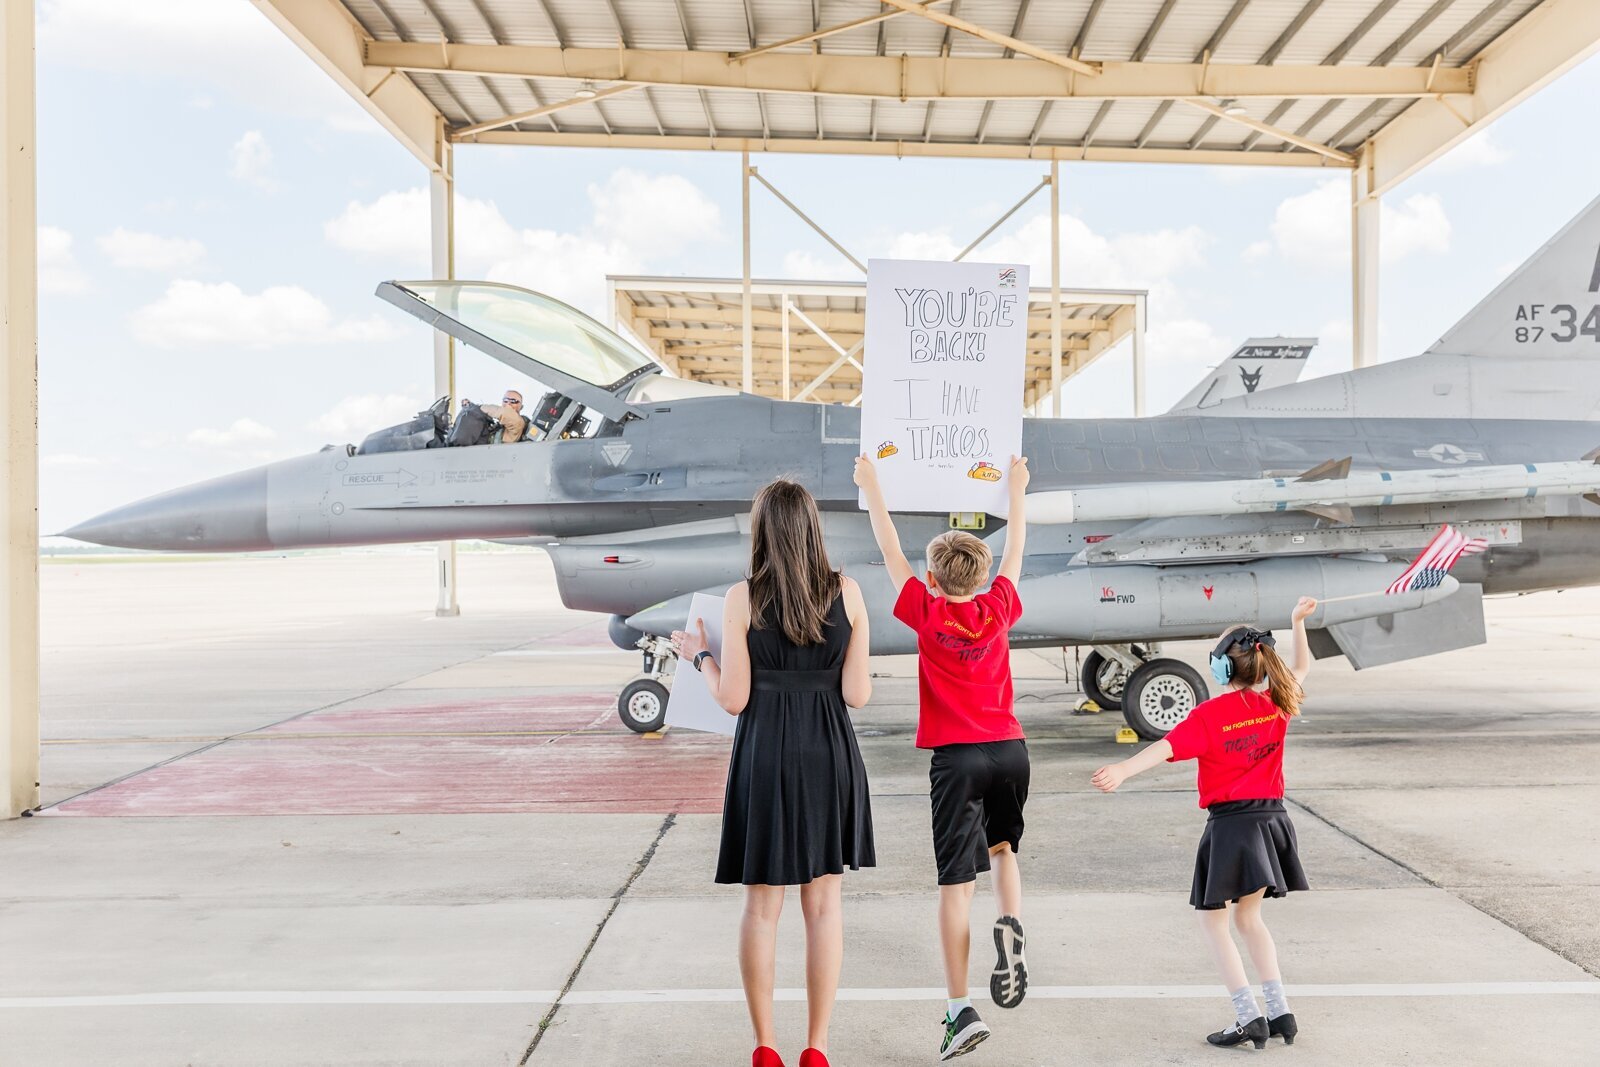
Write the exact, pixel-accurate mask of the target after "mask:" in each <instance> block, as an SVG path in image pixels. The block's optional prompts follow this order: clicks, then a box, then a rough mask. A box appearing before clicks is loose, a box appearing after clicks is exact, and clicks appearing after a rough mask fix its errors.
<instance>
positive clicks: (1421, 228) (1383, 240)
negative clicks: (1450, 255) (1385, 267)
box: [1378, 193, 1451, 263]
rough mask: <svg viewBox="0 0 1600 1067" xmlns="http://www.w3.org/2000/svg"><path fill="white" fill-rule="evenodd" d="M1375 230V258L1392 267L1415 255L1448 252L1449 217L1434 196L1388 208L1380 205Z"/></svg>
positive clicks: (1419, 196)
mask: <svg viewBox="0 0 1600 1067" xmlns="http://www.w3.org/2000/svg"><path fill="white" fill-rule="evenodd" d="M1378 226H1379V228H1380V230H1381V231H1382V232H1381V233H1380V235H1379V238H1378V242H1379V243H1378V255H1379V258H1380V259H1382V260H1383V262H1385V263H1392V262H1395V261H1397V260H1401V259H1404V258H1406V257H1407V256H1409V255H1412V254H1413V253H1417V252H1432V253H1435V254H1437V253H1442V252H1448V251H1450V233H1451V227H1450V217H1449V216H1448V215H1446V214H1445V211H1444V203H1443V201H1441V200H1440V199H1439V198H1438V197H1437V196H1433V195H1431V194H1427V193H1418V194H1417V195H1415V196H1408V197H1406V198H1405V199H1404V200H1403V201H1401V202H1400V203H1399V204H1398V205H1396V206H1395V207H1393V208H1391V207H1390V206H1389V205H1388V204H1384V205H1383V214H1382V217H1381V218H1380V219H1379V222H1378Z"/></svg>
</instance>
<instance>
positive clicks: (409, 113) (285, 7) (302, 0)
mask: <svg viewBox="0 0 1600 1067" xmlns="http://www.w3.org/2000/svg"><path fill="white" fill-rule="evenodd" d="M251 3H253V4H255V6H256V7H257V8H258V9H259V10H260V11H261V13H262V14H263V15H265V16H267V19H268V20H269V21H271V23H272V24H273V25H274V26H276V27H278V29H280V30H282V31H283V33H284V35H285V36H287V37H288V38H289V40H291V41H293V42H294V43H295V44H297V45H299V46H300V49H301V50H302V51H303V52H305V53H306V55H308V56H310V57H311V59H312V60H313V61H314V62H315V63H316V64H317V66H319V67H321V68H322V70H323V72H324V73H325V74H327V75H328V77H330V78H332V79H333V80H334V83H335V84H337V85H338V86H339V87H340V88H342V89H343V90H344V91H345V92H347V93H349V94H350V97H351V99H353V100H355V102H356V103H358V104H360V105H361V106H362V107H363V108H365V109H366V111H367V113H368V114H370V115H371V116H372V117H373V118H375V119H377V120H378V123H379V124H380V125H381V126H383V128H384V129H386V130H388V131H389V132H390V133H392V134H393V135H394V137H395V139H396V140H398V141H399V142H400V144H401V145H402V146H403V147H404V148H405V149H406V150H407V151H409V152H410V153H411V154H412V155H414V156H416V157H417V159H418V160H420V161H421V162H422V163H423V165H425V166H427V167H430V168H431V167H433V166H434V165H435V164H434V151H433V141H434V127H435V123H436V122H437V121H438V119H439V117H440V116H439V111H438V109H437V108H435V107H434V106H433V104H432V102H431V101H429V100H428V98H427V97H426V96H424V95H422V90H421V89H418V88H417V87H416V86H415V85H413V84H412V83H411V79H410V78H393V77H390V75H391V74H393V73H394V70H395V68H393V67H388V66H384V65H382V64H379V65H377V66H372V65H369V64H367V63H366V62H365V59H364V50H365V47H366V45H367V44H368V43H369V38H368V37H367V35H366V33H365V32H364V31H363V30H362V29H361V26H360V25H359V24H358V23H357V22H356V21H355V19H353V18H352V17H351V16H350V12H349V11H347V10H346V9H345V6H344V5H343V4H342V3H340V2H339V0H251ZM428 47H430V48H437V47H438V46H437V45H429V46H428Z"/></svg>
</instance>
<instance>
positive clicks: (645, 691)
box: [617, 678, 667, 734]
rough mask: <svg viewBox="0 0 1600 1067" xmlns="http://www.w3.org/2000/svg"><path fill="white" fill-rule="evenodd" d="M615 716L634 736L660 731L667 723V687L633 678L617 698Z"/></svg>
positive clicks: (656, 682) (651, 679)
mask: <svg viewBox="0 0 1600 1067" xmlns="http://www.w3.org/2000/svg"><path fill="white" fill-rule="evenodd" d="M617 714H618V715H620V716H621V717H622V725H624V726H626V727H627V728H628V729H630V730H632V731H633V732H634V733H636V734H647V733H650V732H651V731H652V730H659V729H661V725H662V723H664V722H666V721H667V687H666V686H664V685H662V684H661V683H660V682H658V681H656V680H655V679H654V678H635V679H634V680H633V681H631V682H629V683H628V684H627V685H625V686H624V687H623V689H622V694H621V695H620V696H618V697H617Z"/></svg>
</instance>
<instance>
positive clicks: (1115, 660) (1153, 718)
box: [1081, 644, 1211, 741]
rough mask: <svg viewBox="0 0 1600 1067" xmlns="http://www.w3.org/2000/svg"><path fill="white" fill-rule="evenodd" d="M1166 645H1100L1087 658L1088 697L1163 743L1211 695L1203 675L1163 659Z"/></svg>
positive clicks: (1084, 668) (1084, 672)
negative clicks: (1116, 712)
mask: <svg viewBox="0 0 1600 1067" xmlns="http://www.w3.org/2000/svg"><path fill="white" fill-rule="evenodd" d="M1160 653H1161V646H1160V645H1154V644H1152V645H1095V646H1094V651H1092V652H1090V653H1089V654H1088V655H1087V656H1085V657H1083V666H1082V668H1081V674H1082V679H1081V680H1082V685H1083V694H1084V696H1086V697H1088V698H1089V699H1090V700H1092V701H1094V702H1095V703H1096V704H1098V705H1100V707H1101V708H1103V709H1106V710H1108V711H1120V712H1122V717H1123V718H1124V719H1126V720H1127V722H1128V725H1129V726H1130V727H1132V728H1133V732H1134V733H1136V734H1138V735H1139V736H1140V737H1141V738H1143V739H1144V740H1146V741H1159V740H1161V739H1162V738H1163V737H1165V736H1167V731H1168V730H1170V729H1172V728H1173V727H1174V726H1176V725H1178V724H1179V723H1180V722H1182V721H1183V720H1184V719H1186V718H1188V716H1189V712H1191V711H1193V710H1194V708H1195V705H1197V704H1199V703H1200V702H1201V701H1203V700H1205V699H1207V698H1208V697H1209V696H1210V695H1211V693H1210V691H1209V690H1208V689H1207V688H1206V684H1205V682H1204V681H1203V680H1202V679H1201V677H1200V674H1199V672H1197V671H1195V670H1194V669H1193V668H1192V667H1190V666H1189V665H1188V664H1187V663H1184V662H1183V661H1182V660H1176V659H1168V658H1163V657H1162V656H1161V654H1160Z"/></svg>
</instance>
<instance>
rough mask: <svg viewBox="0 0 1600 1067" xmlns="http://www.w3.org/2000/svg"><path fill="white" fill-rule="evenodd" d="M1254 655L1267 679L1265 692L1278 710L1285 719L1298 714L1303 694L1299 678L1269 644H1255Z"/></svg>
mask: <svg viewBox="0 0 1600 1067" xmlns="http://www.w3.org/2000/svg"><path fill="white" fill-rule="evenodd" d="M1255 655H1256V659H1257V662H1258V663H1259V664H1260V667H1261V671H1262V673H1263V674H1264V675H1265V676H1266V679H1267V694H1268V695H1269V696H1271V697H1272V702H1273V703H1274V704H1275V705H1277V708H1278V711H1279V712H1280V713H1282V715H1283V717H1284V718H1286V719H1292V718H1294V717H1295V716H1296V715H1299V714H1300V701H1301V699H1302V698H1303V697H1304V696H1305V690H1304V689H1302V688H1300V680H1299V679H1298V678H1296V677H1295V676H1294V672H1293V671H1291V670H1290V669H1289V665H1288V664H1287V663H1285V662H1283V657H1282V656H1280V655H1278V652H1277V650H1276V649H1274V648H1273V647H1272V646H1271V645H1264V644H1263V645H1257V646H1256V647H1255Z"/></svg>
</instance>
